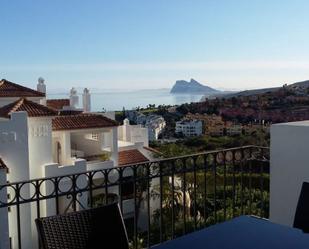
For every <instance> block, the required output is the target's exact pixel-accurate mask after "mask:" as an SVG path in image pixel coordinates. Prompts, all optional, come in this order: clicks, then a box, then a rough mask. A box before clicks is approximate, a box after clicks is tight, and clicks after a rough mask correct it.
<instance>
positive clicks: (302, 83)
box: [288, 80, 309, 88]
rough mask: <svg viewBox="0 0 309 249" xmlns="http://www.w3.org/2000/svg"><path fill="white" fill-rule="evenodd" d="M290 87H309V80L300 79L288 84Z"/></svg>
mask: <svg viewBox="0 0 309 249" xmlns="http://www.w3.org/2000/svg"><path fill="white" fill-rule="evenodd" d="M288 87H302V88H308V87H309V80H305V81H300V82H296V83H293V84H291V85H288Z"/></svg>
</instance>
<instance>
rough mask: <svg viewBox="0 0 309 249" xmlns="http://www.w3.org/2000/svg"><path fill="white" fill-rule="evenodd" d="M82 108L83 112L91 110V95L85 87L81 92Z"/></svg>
mask: <svg viewBox="0 0 309 249" xmlns="http://www.w3.org/2000/svg"><path fill="white" fill-rule="evenodd" d="M83 110H84V112H90V110H91V96H90V93H89V89H88V88H85V89H84V92H83Z"/></svg>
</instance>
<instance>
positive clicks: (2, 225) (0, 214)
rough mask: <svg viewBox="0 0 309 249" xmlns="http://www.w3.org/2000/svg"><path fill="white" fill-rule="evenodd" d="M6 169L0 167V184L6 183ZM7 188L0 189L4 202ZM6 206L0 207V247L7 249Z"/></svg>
mask: <svg viewBox="0 0 309 249" xmlns="http://www.w3.org/2000/svg"><path fill="white" fill-rule="evenodd" d="M6 181H7V178H6V169H0V185H2V184H6ZM7 194H8V193H7V189H2V190H0V200H1V202H4V201H5V200H7ZM8 218H9V217H8V208H0V220H1V222H0V238H1V239H0V248H1V249H9V248H10V240H9V220H8Z"/></svg>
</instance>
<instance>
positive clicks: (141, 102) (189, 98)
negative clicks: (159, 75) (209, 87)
mask: <svg viewBox="0 0 309 249" xmlns="http://www.w3.org/2000/svg"><path fill="white" fill-rule="evenodd" d="M169 91H170V90H169V89H157V90H138V91H128V92H124V91H123V92H121V91H109V92H100V93H95V92H91V109H92V111H102V108H105V110H106V111H117V110H122V108H123V107H124V108H125V109H127V110H131V109H132V108H135V107H138V106H139V107H146V106H147V105H148V104H155V105H162V104H165V105H178V104H183V103H190V102H198V101H200V99H201V98H202V96H203V95H198V94H195V95H191V94H170V93H169ZM47 97H48V98H50V99H55V98H68V97H69V95H68V94H48V96H47ZM79 102H80V104H81V103H82V97H81V96H80V98H79Z"/></svg>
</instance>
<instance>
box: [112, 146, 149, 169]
mask: <svg viewBox="0 0 309 249" xmlns="http://www.w3.org/2000/svg"><path fill="white" fill-rule="evenodd" d="M144 162H149V159H148V158H147V157H145V156H144V155H143V154H142V153H141V152H140V151H139V150H136V149H135V150H124V151H120V152H119V153H118V165H119V166H123V165H128V164H135V163H144Z"/></svg>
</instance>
